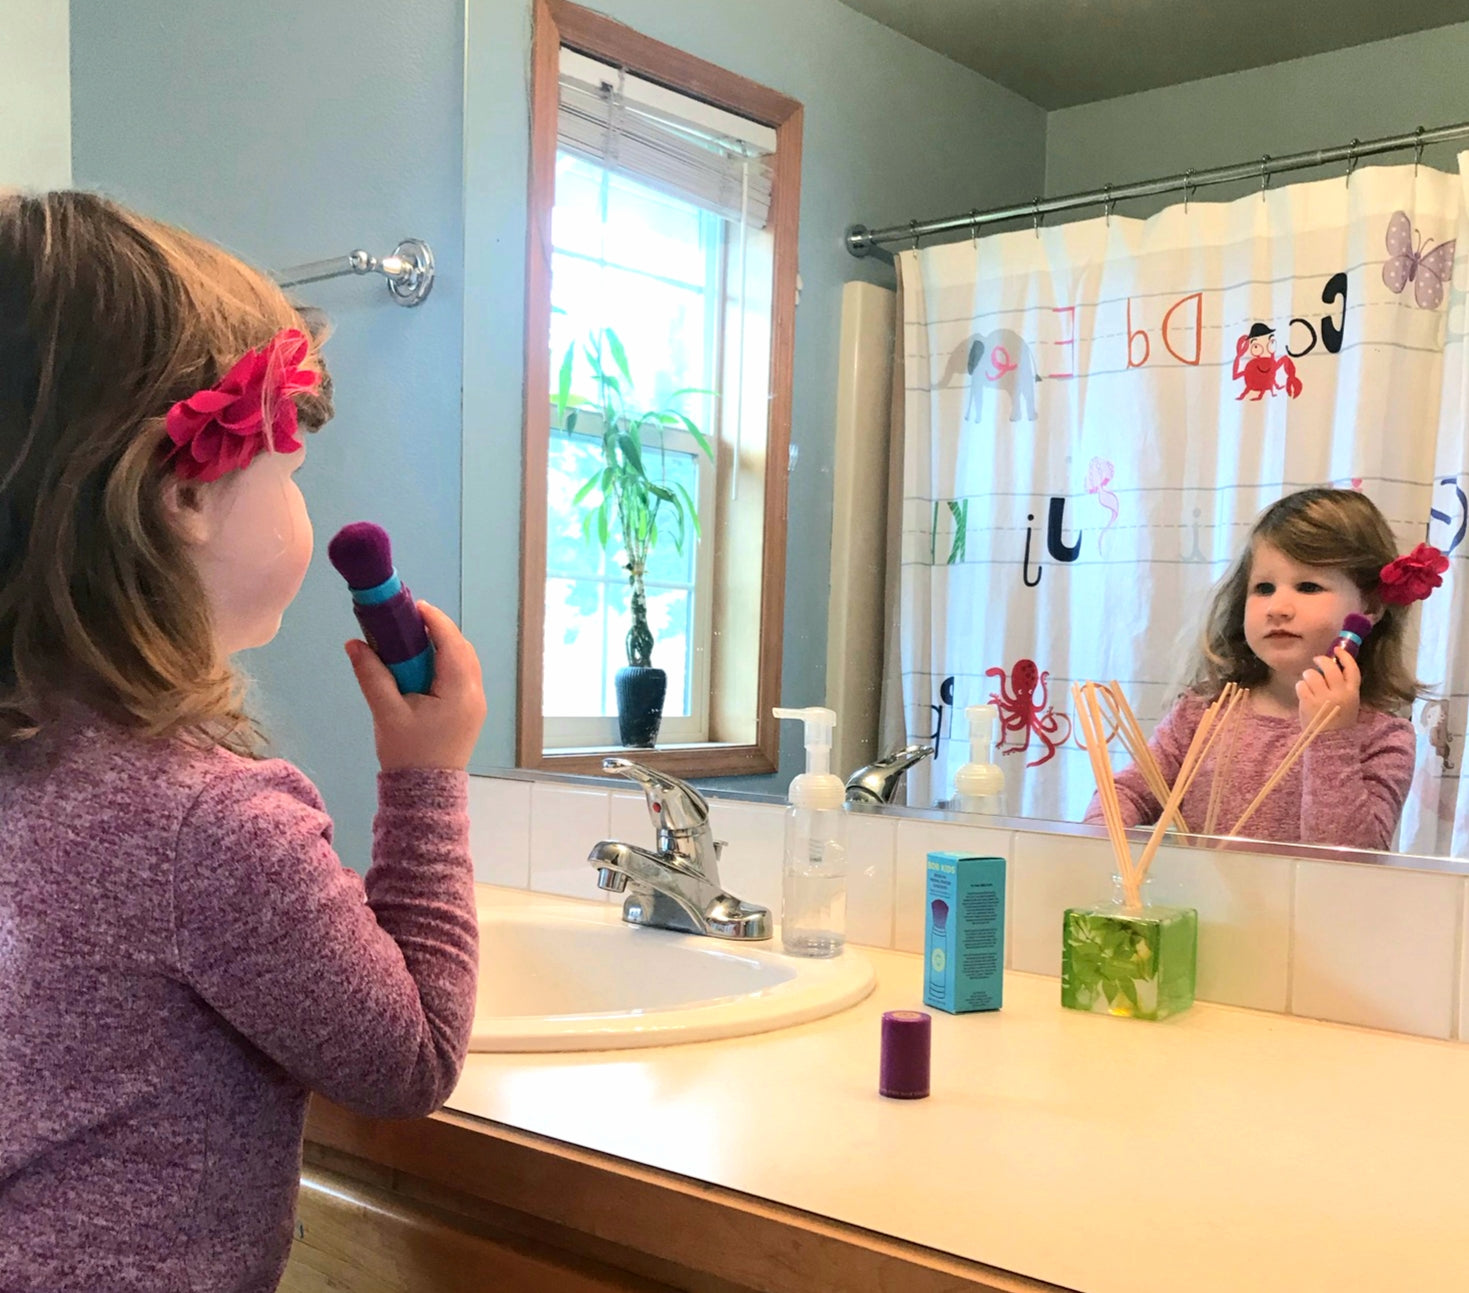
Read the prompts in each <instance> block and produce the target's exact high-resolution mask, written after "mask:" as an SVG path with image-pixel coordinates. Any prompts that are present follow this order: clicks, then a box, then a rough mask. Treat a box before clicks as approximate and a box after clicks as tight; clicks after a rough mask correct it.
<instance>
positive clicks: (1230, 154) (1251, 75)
mask: <svg viewBox="0 0 1469 1293" xmlns="http://www.w3.org/2000/svg"><path fill="white" fill-rule="evenodd" d="M1262 39H1265V40H1268V32H1262ZM1466 66H1469V23H1459V24H1457V25H1455V26H1452V27H1440V28H1437V29H1435V30H1432V31H1423V32H1415V33H1414V34H1413V35H1410V36H1399V37H1396V38H1394V39H1393V40H1383V41H1374V42H1372V43H1371V44H1367V45H1358V46H1355V47H1354V48H1351V49H1343V50H1336V51H1333V52H1332V53H1329V54H1316V55H1313V56H1311V57H1310V58H1299V59H1293V60H1292V61H1290V62H1288V63H1277V64H1275V65H1273V66H1271V67H1262V68H1256V69H1253V70H1251V71H1245V72H1235V73H1232V74H1230V75H1228V76H1214V77H1209V78H1207V79H1205V80H1201V81H1190V82H1187V83H1185V84H1183V85H1174V86H1167V87H1165V88H1163V89H1161V90H1149V91H1146V92H1145V93H1142V94H1131V95H1126V96H1124V97H1122V98H1118V99H1109V100H1106V101H1105V102H1102V103H1090V104H1083V105H1081V106H1080V107H1075V108H1063V109H1061V110H1059V111H1057V112H1053V113H1051V114H1050V117H1049V119H1048V121H1047V127H1046V192H1047V193H1050V194H1060V193H1071V192H1076V191H1078V190H1084V189H1092V188H1101V187H1102V186H1103V185H1106V184H1119V183H1125V182H1127V181H1129V180H1140V179H1150V178H1152V177H1154V176H1157V175H1172V174H1180V173H1182V172H1184V171H1186V170H1189V169H1193V170H1203V169H1205V168H1206V167H1210V166H1224V165H1228V164H1231V163H1234V162H1241V161H1249V160H1251V159H1254V158H1258V157H1260V156H1262V155H1263V154H1265V153H1270V154H1273V155H1274V156H1276V157H1279V156H1281V155H1282V154H1284V153H1293V152H1304V151H1306V150H1307V149H1315V148H1327V147H1331V146H1333V145H1336V144H1347V143H1350V142H1351V141H1352V139H1353V138H1357V139H1374V138H1380V137H1381V136H1383V135H1393V134H1398V133H1400V132H1411V131H1412V130H1413V129H1415V128H1416V127H1418V126H1442V125H1449V124H1452V123H1455V122H1460V121H1466V120H1469V77H1466V76H1465V74H1464V69H1465V67H1466ZM1463 146H1464V143H1463V141H1462V140H1461V141H1459V143H1457V144H1441V145H1438V146H1436V147H1434V148H1432V149H1429V150H1428V151H1426V152H1425V154H1424V156H1425V159H1426V160H1427V161H1429V162H1430V163H1431V164H1432V165H1435V166H1438V167H1440V168H1442V169H1452V168H1453V165H1454V161H1453V158H1454V153H1455V151H1456V150H1457V149H1458V148H1462V147H1463ZM1411 159H1412V153H1411V152H1409V153H1394V154H1390V155H1388V156H1387V157H1384V158H1378V159H1369V161H1368V162H1367V163H1365V164H1367V165H1371V164H1373V163H1374V161H1375V162H1391V163H1401V162H1402V161H1404V160H1411ZM1344 168H1345V164H1343V165H1342V166H1340V167H1337V168H1335V170H1336V173H1341V172H1342V171H1343V170H1344ZM1332 173H1333V172H1332V171H1330V170H1313V171H1309V172H1303V173H1302V174H1301V175H1300V176H1298V177H1297V178H1315V179H1319V178H1321V177H1322V176H1324V175H1329V174H1332ZM1290 180H1291V177H1289V176H1281V177H1280V178H1278V179H1276V180H1275V181H1274V183H1276V184H1283V183H1289V182H1290ZM1255 187H1258V181H1253V180H1252V181H1247V182H1245V183H1243V184H1238V185H1228V186H1226V185H1220V186H1218V187H1211V188H1209V189H1206V190H1204V192H1203V195H1202V199H1203V200H1207V201H1219V200H1225V199H1229V198H1234V197H1238V196H1240V194H1241V193H1243V192H1248V191H1250V190H1251V189H1252V188H1255ZM1181 196H1182V195H1181V194H1179V195H1175V196H1171V197H1170V196H1167V195H1164V196H1160V197H1157V198H1152V199H1142V200H1137V201H1130V202H1127V203H1125V204H1123V205H1121V206H1119V208H1118V210H1119V211H1121V212H1124V213H1126V214H1129V215H1147V214H1150V213H1151V212H1153V211H1157V210H1160V209H1161V208H1162V207H1164V206H1167V205H1170V204H1171V203H1173V202H1176V201H1179V200H1181ZM1086 214H1091V213H1086Z"/></svg>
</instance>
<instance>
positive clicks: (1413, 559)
mask: <svg viewBox="0 0 1469 1293" xmlns="http://www.w3.org/2000/svg"><path fill="white" fill-rule="evenodd" d="M1448 568H1449V559H1448V558H1447V557H1446V556H1444V554H1443V553H1442V552H1440V551H1439V550H1438V549H1437V548H1435V547H1434V546H1433V545H1432V544H1429V543H1420V544H1419V545H1418V546H1417V547H1416V548H1414V549H1413V551H1412V552H1410V553H1408V554H1407V555H1406V556H1402V557H1398V558H1396V559H1395V560H1393V561H1389V562H1388V563H1387V565H1385V566H1383V568H1382V574H1381V575H1380V576H1379V580H1380V582H1379V583H1378V585H1377V595H1378V596H1379V597H1381V598H1382V600H1383V601H1385V602H1386V603H1387V604H1388V605H1389V606H1408V605H1411V604H1412V603H1413V602H1421V601H1422V600H1423V599H1424V598H1425V597H1427V596H1428V594H1429V593H1431V592H1432V591H1433V590H1434V589H1435V588H1437V587H1439V586H1440V585H1441V584H1442V583H1443V573H1444V571H1445V570H1447V569H1448Z"/></svg>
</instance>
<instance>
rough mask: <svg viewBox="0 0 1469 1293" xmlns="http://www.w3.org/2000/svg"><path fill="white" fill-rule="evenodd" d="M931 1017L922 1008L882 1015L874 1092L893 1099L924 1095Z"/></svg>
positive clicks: (913, 1097)
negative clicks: (880, 1047) (879, 1051)
mask: <svg viewBox="0 0 1469 1293" xmlns="http://www.w3.org/2000/svg"><path fill="white" fill-rule="evenodd" d="M932 1033H933V1016H932V1015H930V1014H928V1013H927V1012H926V1011H923V1010H889V1011H887V1012H886V1013H885V1014H884V1015H883V1017H882V1065H881V1072H880V1075H879V1077H878V1080H877V1093H878V1094H879V1095H885V1096H887V1097H888V1098H889V1099H893V1100H921V1099H923V1097H924V1096H926V1095H927V1094H928V1068H929V1045H930V1041H931V1038H932Z"/></svg>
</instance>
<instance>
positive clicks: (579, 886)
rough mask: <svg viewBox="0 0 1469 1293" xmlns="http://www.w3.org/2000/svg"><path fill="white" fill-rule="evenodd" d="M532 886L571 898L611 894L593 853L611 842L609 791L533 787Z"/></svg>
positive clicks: (543, 784) (545, 784)
mask: <svg viewBox="0 0 1469 1293" xmlns="http://www.w3.org/2000/svg"><path fill="white" fill-rule="evenodd" d="M530 806H531V823H530V887H531V888H532V889H534V890H536V892H538V893H557V894H562V895H564V896H565V897H568V898H600V899H602V900H604V901H606V900H608V899H609V898H610V897H611V895H609V894H607V893H604V892H603V891H602V890H601V889H598V888H597V873H596V872H595V871H594V870H593V869H592V864H591V863H590V862H588V861H587V854H588V853H589V852H590V851H591V848H592V845H593V844H595V843H596V842H597V841H598V840H603V839H608V838H610V834H609V831H608V821H609V814H610V811H611V805H610V796H609V795H608V793H607V792H606V791H605V790H594V789H583V788H582V787H580V786H563V785H558V784H556V783H554V782H548V781H537V782H535V783H533V784H532V786H531V798H530Z"/></svg>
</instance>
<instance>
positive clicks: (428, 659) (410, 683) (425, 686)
mask: <svg viewBox="0 0 1469 1293" xmlns="http://www.w3.org/2000/svg"><path fill="white" fill-rule="evenodd" d="M388 669H389V670H390V671H391V672H392V675H393V677H394V678H395V679H396V680H397V682H398V690H399V691H400V692H402V693H404V694H405V695H406V694H407V693H409V692H413V693H415V694H418V695H424V694H426V693H427V692H428V690H429V689H430V687H431V686H432V685H433V681H434V649H433V647H432V646H430V647H429V649H428V650H427V651H420V652H419V653H418V654H417V655H416V656H414V657H413V658H412V659H411V660H400V661H399V662H398V663H397V664H390V665H388Z"/></svg>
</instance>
